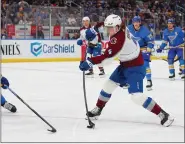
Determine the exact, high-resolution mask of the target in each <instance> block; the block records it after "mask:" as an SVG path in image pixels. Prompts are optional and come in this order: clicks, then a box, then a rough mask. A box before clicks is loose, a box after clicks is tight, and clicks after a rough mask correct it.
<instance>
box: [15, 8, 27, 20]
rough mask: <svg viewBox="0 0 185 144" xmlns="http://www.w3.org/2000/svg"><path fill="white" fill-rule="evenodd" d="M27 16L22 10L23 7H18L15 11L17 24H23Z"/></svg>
mask: <svg viewBox="0 0 185 144" xmlns="http://www.w3.org/2000/svg"><path fill="white" fill-rule="evenodd" d="M27 18H28V15H27V13H25V12H24V8H23V7H22V6H21V7H19V11H18V12H17V19H18V23H19V24H24V23H25V21H26V19H27Z"/></svg>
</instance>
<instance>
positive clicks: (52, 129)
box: [7, 87, 57, 133]
mask: <svg viewBox="0 0 185 144" xmlns="http://www.w3.org/2000/svg"><path fill="white" fill-rule="evenodd" d="M7 89H8V90H9V91H10V92H12V93H13V94H14V95H15V96H16V97H17V98H18V99H19V100H20V101H21V102H22V103H23V104H25V105H26V106H27V107H28V108H29V109H30V110H31V111H32V112H33V113H35V114H36V115H37V116H38V117H39V118H40V119H42V120H43V121H44V122H45V123H46V124H47V125H48V126H50V127H51V130H49V129H48V131H50V132H52V133H55V132H56V131H57V130H56V129H55V128H54V127H53V126H52V125H51V124H49V123H48V122H47V121H46V120H45V119H44V118H43V117H42V116H40V115H39V114H38V113H37V112H36V111H35V110H34V109H32V108H31V107H30V106H29V105H28V104H27V103H26V102H25V101H24V100H23V99H22V98H21V97H20V96H18V95H17V94H16V93H15V92H14V91H13V90H12V89H11V88H9V87H7Z"/></svg>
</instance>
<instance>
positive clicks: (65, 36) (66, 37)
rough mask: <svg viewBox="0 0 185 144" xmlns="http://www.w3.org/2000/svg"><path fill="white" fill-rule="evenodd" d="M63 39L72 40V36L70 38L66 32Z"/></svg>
mask: <svg viewBox="0 0 185 144" xmlns="http://www.w3.org/2000/svg"><path fill="white" fill-rule="evenodd" d="M62 39H65V40H69V39H71V38H70V36H69V33H68V32H66V33H65V35H64V36H63V37H62Z"/></svg>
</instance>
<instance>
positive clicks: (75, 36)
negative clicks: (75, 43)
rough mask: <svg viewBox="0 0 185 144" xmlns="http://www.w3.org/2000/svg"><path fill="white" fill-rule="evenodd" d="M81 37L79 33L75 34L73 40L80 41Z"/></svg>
mask: <svg viewBox="0 0 185 144" xmlns="http://www.w3.org/2000/svg"><path fill="white" fill-rule="evenodd" d="M79 37H80V35H79V33H74V35H73V37H72V39H78V38H79Z"/></svg>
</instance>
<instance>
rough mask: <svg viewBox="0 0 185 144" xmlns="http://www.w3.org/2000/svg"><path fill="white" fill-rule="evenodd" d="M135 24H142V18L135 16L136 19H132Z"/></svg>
mask: <svg viewBox="0 0 185 144" xmlns="http://www.w3.org/2000/svg"><path fill="white" fill-rule="evenodd" d="M134 22H141V17H140V16H134V18H133V19H132V23H134Z"/></svg>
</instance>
